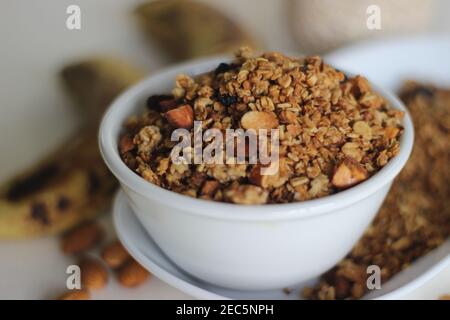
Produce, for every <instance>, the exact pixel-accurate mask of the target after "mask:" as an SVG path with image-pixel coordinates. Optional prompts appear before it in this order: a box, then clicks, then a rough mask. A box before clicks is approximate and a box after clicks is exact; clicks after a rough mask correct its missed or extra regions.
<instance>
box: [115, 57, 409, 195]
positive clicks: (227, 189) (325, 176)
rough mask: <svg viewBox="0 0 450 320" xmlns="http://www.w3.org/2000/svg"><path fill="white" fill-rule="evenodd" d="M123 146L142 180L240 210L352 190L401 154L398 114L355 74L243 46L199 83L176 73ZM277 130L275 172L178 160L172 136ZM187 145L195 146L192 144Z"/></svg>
mask: <svg viewBox="0 0 450 320" xmlns="http://www.w3.org/2000/svg"><path fill="white" fill-rule="evenodd" d="M147 107H148V108H147V110H146V111H145V113H144V114H142V115H141V116H139V117H132V118H130V119H129V120H128V121H127V123H126V124H125V133H124V135H123V136H122V137H121V140H120V154H121V156H122V158H123V160H124V162H125V163H126V164H127V165H128V166H129V167H130V168H131V169H132V170H133V171H135V172H136V173H138V174H139V175H141V176H142V177H143V178H144V179H146V180H148V181H149V182H151V183H154V184H156V185H158V186H161V187H163V188H166V189H169V190H172V191H175V192H178V193H182V194H185V195H189V196H192V197H197V198H202V199H210V200H216V201H226V202H231V203H238V204H265V203H285V202H294V201H303V200H308V199H313V198H318V197H323V196H326V195H330V194H333V193H336V192H339V191H340V190H343V189H346V188H349V187H351V186H354V185H355V184H357V183H360V182H362V181H364V180H366V179H367V178H369V177H370V176H371V175H373V174H374V173H376V172H377V171H379V170H380V169H381V168H382V167H383V166H384V165H386V163H387V162H388V161H389V160H390V159H391V158H392V157H394V156H395V155H397V154H398V152H399V138H400V136H401V134H402V131H403V128H402V125H401V122H402V118H403V113H402V112H401V111H398V110H395V109H391V108H390V107H389V106H388V105H387V102H386V101H385V100H384V99H383V97H381V96H380V95H378V94H377V93H375V92H374V91H373V90H372V89H371V86H370V84H369V82H368V81H367V80H366V79H365V78H363V77H361V76H355V77H352V78H349V77H347V76H346V75H345V74H344V73H342V72H340V71H339V70H336V69H334V68H333V67H331V66H329V65H327V64H325V63H324V62H323V61H322V59H321V58H319V57H307V58H304V59H295V58H289V57H286V56H284V55H282V54H280V53H277V52H270V53H264V54H262V55H260V56H254V55H253V54H252V53H251V51H250V50H249V49H248V48H241V49H240V51H239V52H238V53H237V55H236V59H235V61H233V62H232V63H221V64H220V65H219V66H218V67H217V68H216V69H215V70H213V71H211V72H209V73H206V74H202V75H200V76H198V77H196V78H195V79H193V78H191V77H190V76H188V75H185V74H180V75H178V76H177V78H176V82H175V88H174V89H173V91H172V94H163V95H154V96H151V97H150V98H149V99H148V102H147ZM194 121H202V129H205V130H206V129H209V128H216V129H219V130H221V131H222V132H225V130H226V129H237V128H242V129H254V130H258V129H267V130H270V129H278V130H279V131H278V132H279V153H278V155H279V157H278V163H277V164H278V168H279V169H278V170H277V172H276V173H275V174H272V175H262V174H261V167H262V166H263V165H262V164H261V163H253V164H252V163H250V162H248V161H247V162H246V163H244V164H242V163H240V164H238V163H235V164H233V163H228V162H227V163H226V164H214V163H202V164H190V163H174V162H173V161H172V159H171V157H170V154H171V150H172V148H173V147H174V145H175V144H176V143H178V141H171V133H172V132H173V130H174V129H178V128H184V129H187V130H190V134H191V135H192V140H191V141H194V138H193V136H194V128H193V126H194ZM192 147H193V146H192Z"/></svg>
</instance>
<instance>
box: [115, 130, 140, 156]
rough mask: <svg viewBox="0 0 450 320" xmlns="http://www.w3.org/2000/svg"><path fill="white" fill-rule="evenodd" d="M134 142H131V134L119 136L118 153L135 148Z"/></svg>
mask: <svg viewBox="0 0 450 320" xmlns="http://www.w3.org/2000/svg"><path fill="white" fill-rule="evenodd" d="M135 147H136V146H135V144H134V143H133V137H132V136H131V134H126V135H124V136H123V137H122V138H120V142H119V151H120V154H124V153H127V152H128V151H131V150H133V149H134V148H135Z"/></svg>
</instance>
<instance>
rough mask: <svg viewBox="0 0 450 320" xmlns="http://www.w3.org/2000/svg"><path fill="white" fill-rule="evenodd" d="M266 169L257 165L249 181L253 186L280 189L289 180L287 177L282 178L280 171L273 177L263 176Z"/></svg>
mask: <svg viewBox="0 0 450 320" xmlns="http://www.w3.org/2000/svg"><path fill="white" fill-rule="evenodd" d="M263 168H264V167H263V166H261V165H255V166H254V167H253V168H252V170H251V172H250V175H249V180H250V182H251V183H252V184H254V185H257V186H260V187H262V188H264V189H267V188H271V187H273V188H278V187H280V186H282V185H283V184H284V183H285V182H286V181H287V180H288V177H287V176H282V174H281V171H280V169H279V170H278V171H277V172H276V173H275V174H273V175H263V174H261V170H262V169H263Z"/></svg>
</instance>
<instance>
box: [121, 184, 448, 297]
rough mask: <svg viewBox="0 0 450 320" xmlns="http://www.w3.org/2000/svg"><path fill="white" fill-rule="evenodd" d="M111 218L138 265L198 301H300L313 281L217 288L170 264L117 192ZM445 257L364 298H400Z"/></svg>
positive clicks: (434, 257) (435, 256)
mask: <svg viewBox="0 0 450 320" xmlns="http://www.w3.org/2000/svg"><path fill="white" fill-rule="evenodd" d="M113 219H114V226H115V228H116V232H117V234H118V236H119V239H120V240H121V241H122V243H123V245H124V246H125V247H126V248H127V250H128V251H129V252H130V254H131V255H132V256H133V257H134V258H135V259H136V260H137V261H138V262H139V263H140V264H142V266H144V267H145V268H147V269H148V270H149V271H150V272H152V273H153V274H154V275H155V276H156V277H158V278H160V279H161V280H163V281H165V282H167V283H168V284H170V285H172V286H173V287H175V288H177V289H179V290H181V291H183V292H185V293H186V294H188V295H190V296H192V297H195V298H198V299H251V300H256V299H278V300H279V299H289V300H292V299H300V292H301V290H302V288H303V287H304V286H305V285H311V284H313V283H315V282H316V281H317V280H316V279H311V281H309V282H308V283H302V284H298V285H296V286H294V287H292V288H290V289H291V292H290V294H286V293H284V292H283V291H282V290H271V291H253V292H251V291H239V290H230V289H225V288H220V287H217V286H214V285H211V284H208V283H205V282H203V281H200V280H198V279H196V278H194V277H192V276H190V275H188V274H186V273H185V272H184V271H182V270H181V269H180V268H178V267H177V266H176V265H175V264H174V263H173V262H172V261H170V259H169V258H168V257H167V256H166V255H164V253H163V252H162V251H161V250H160V249H159V247H158V246H157V245H156V243H155V242H154V241H153V240H152V238H151V236H150V235H149V234H148V233H147V232H146V231H145V229H144V228H143V227H142V226H141V224H140V222H139V220H138V218H137V217H136V215H135V214H134V213H133V211H132V210H131V208H130V207H129V205H128V202H127V200H126V198H125V195H124V194H123V193H122V192H121V191H120V192H119V193H118V194H117V195H116V199H115V201H114V207H113ZM449 254H450V242H449V241H448V242H446V243H445V244H444V245H442V246H441V247H439V248H438V249H437V250H435V251H433V252H432V253H430V254H428V255H426V256H425V257H423V258H421V259H419V260H417V261H416V262H415V263H414V264H413V265H412V266H411V267H410V268H408V269H406V270H404V271H403V272H400V273H399V274H397V275H396V276H395V277H394V278H392V279H391V280H389V281H388V282H386V283H385V284H383V287H382V288H381V289H380V290H375V291H372V292H371V293H370V294H368V295H367V296H366V298H370V299H399V298H401V297H402V296H404V295H406V294H408V293H409V292H411V291H412V290H414V289H416V288H418V287H420V286H421V285H422V284H424V283H425V282H426V281H428V280H430V279H432V278H433V277H434V276H435V275H436V274H438V273H439V272H440V271H441V270H443V269H444V268H445V267H446V266H448V265H449V264H450V255H449Z"/></svg>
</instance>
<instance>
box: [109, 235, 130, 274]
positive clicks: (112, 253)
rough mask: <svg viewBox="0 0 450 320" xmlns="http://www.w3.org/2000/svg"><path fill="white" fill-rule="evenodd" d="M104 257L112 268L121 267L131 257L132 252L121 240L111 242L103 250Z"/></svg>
mask: <svg viewBox="0 0 450 320" xmlns="http://www.w3.org/2000/svg"><path fill="white" fill-rule="evenodd" d="M102 259H103V261H105V263H106V264H107V265H108V266H109V267H110V268H112V269H116V268H119V267H121V266H123V265H124V263H125V262H126V261H127V260H129V259H130V254H129V253H128V251H127V250H126V249H125V248H124V247H123V245H122V243H120V241H119V240H116V241H114V242H113V243H110V244H109V245H108V246H106V247H105V248H104V249H103V251H102Z"/></svg>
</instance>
